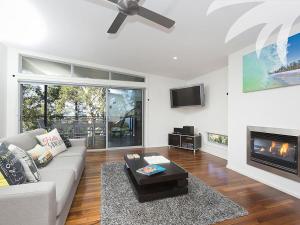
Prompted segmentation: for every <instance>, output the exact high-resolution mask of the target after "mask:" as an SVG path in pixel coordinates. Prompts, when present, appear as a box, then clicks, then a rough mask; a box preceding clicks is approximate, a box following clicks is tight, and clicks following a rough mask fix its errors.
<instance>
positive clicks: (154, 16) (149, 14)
mask: <svg viewBox="0 0 300 225" xmlns="http://www.w3.org/2000/svg"><path fill="white" fill-rule="evenodd" d="M138 15H139V16H142V17H144V18H146V19H148V20H151V21H152V22H154V23H157V24H159V25H161V26H163V27H166V28H171V27H173V26H174V24H175V21H173V20H171V19H169V18H167V17H165V16H163V15H160V14H158V13H156V12H153V11H151V10H149V9H146V8H144V7H141V6H140V7H139V10H138Z"/></svg>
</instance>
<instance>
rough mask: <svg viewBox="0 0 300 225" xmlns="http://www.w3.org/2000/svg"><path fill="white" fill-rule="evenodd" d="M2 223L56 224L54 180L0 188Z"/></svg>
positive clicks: (14, 224) (15, 224)
mask: <svg viewBox="0 0 300 225" xmlns="http://www.w3.org/2000/svg"><path fill="white" fill-rule="evenodd" d="M0 215H1V218H0V220H1V224H5V225H21V224H22V225H23V224H24V225H25V224H30V225H55V223H56V188H55V183H53V182H40V183H30V184H22V185H15V186H9V187H5V188H1V189H0Z"/></svg>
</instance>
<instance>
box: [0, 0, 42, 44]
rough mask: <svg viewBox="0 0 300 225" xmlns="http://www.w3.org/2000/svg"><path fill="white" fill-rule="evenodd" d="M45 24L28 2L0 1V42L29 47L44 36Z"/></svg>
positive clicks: (24, 0) (25, 0) (23, 0)
mask: <svg viewBox="0 0 300 225" xmlns="http://www.w3.org/2000/svg"><path fill="white" fill-rule="evenodd" d="M46 31H47V30H46V24H45V22H44V20H43V18H42V16H41V15H40V14H39V12H38V10H37V9H36V8H35V7H34V5H33V4H32V3H30V2H29V1H28V0H22V1H20V0H0V41H1V42H5V43H9V44H15V45H22V46H29V45H36V44H38V43H40V42H41V41H42V40H43V39H44V38H45V36H46V33H47V32H46Z"/></svg>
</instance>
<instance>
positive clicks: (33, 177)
mask: <svg viewBox="0 0 300 225" xmlns="http://www.w3.org/2000/svg"><path fill="white" fill-rule="evenodd" d="M8 149H9V150H10V151H11V152H12V153H13V154H14V155H15V156H16V157H17V158H18V159H19V160H20V162H21V163H22V166H23V168H24V170H25V175H26V178H27V181H28V182H30V183H35V182H38V181H40V180H41V177H40V173H39V171H38V168H37V167H36V165H35V163H34V160H33V159H32V158H31V156H30V155H29V154H28V153H27V152H26V151H24V150H23V149H21V148H19V147H17V146H15V145H9V146H8Z"/></svg>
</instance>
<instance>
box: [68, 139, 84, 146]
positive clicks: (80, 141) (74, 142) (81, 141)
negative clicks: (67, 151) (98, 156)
mask: <svg viewBox="0 0 300 225" xmlns="http://www.w3.org/2000/svg"><path fill="white" fill-rule="evenodd" d="M70 142H71V145H72V146H85V147H86V138H80V139H70Z"/></svg>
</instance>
